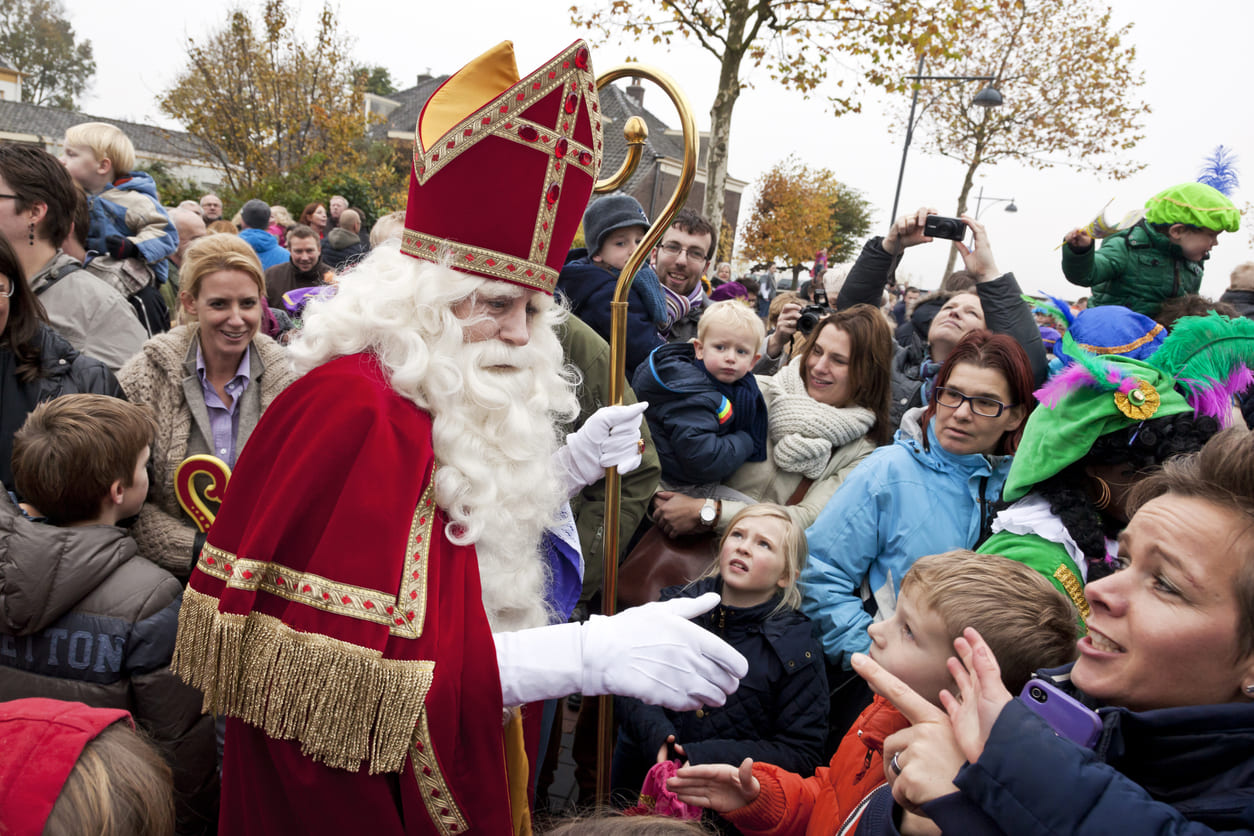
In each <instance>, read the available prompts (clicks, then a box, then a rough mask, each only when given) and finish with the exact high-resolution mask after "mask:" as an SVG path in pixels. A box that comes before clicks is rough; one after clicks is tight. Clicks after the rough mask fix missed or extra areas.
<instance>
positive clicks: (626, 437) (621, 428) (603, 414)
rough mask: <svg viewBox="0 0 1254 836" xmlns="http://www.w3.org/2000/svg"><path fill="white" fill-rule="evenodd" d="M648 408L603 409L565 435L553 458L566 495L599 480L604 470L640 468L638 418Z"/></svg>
mask: <svg viewBox="0 0 1254 836" xmlns="http://www.w3.org/2000/svg"><path fill="white" fill-rule="evenodd" d="M648 406H649V404H648V402H647V401H640V402H639V403H634V404H624V405H622V406H603V407H601V408H600V409H598V410H597V411H596V412H594V413H592V415H590V416H589V417H588V420H587V421H584V423H583V426H582V427H580V428H579V430H578V431H577V432H573V433H571V434H570V435H568V436H566V445H565V446H564V447H562V448H561V449H560V450H558V451H557V452H556V453H554V455H553V459H554V462H555V464H556V465H557V468H558V473H559V474H563V475H564V481H565V483H566V495H567V496H574V495H575V494H577V493H579V491H581V490H583V489H584V488H585V487H587V486H588V485H591V484H593V483H594V482H597V481H599V480H600V479H601V478H602V477H603V476H605V469H606V468H607V467H617V468H618V472H619V473H630V472H631V471H633V470H635V469H636V468H637V467H639V466H640V453H641V448H640V416H641V415H643V414H644V411H645V409H646V408H647V407H648Z"/></svg>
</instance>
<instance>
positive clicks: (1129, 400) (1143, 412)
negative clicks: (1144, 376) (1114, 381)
mask: <svg viewBox="0 0 1254 836" xmlns="http://www.w3.org/2000/svg"><path fill="white" fill-rule="evenodd" d="M1159 403H1161V399H1160V398H1159V396H1158V390H1157V389H1155V388H1154V387H1153V386H1152V385H1151V384H1150V383H1149V382H1148V381H1145V380H1141V381H1138V382H1137V386H1136V388H1135V389H1133V390H1132V391H1131V392H1128V393H1127V394H1126V395H1125V394H1124V393H1123V392H1116V393H1115V406H1116V407H1118V409H1119V411H1120V412H1122V413H1123V414H1124V415H1126V416H1128V417H1129V418H1131V419H1132V420H1134V421H1145V420H1147V419H1149V418H1153V417H1154V413H1155V412H1157V411H1158V405H1159Z"/></svg>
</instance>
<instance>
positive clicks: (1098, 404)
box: [1002, 313, 1254, 502]
mask: <svg viewBox="0 0 1254 836" xmlns="http://www.w3.org/2000/svg"><path fill="white" fill-rule="evenodd" d="M1063 344H1064V346H1065V348H1066V353H1067V355H1068V356H1070V357H1073V358H1075V360H1076V362H1075V364H1073V365H1071V366H1068V367H1067V368H1066V369H1065V370H1064V371H1063V372H1061V373H1059V374H1057V375H1055V376H1054V377H1053V378H1051V379H1050V380H1049V382H1048V383H1046V384H1045V385H1044V386H1043V387H1041V388H1040V389H1039V390H1037V392H1036V398H1037V400H1038V401H1040V403H1041V406H1040V407H1039V408H1037V409H1036V410H1034V411H1033V412H1032V415H1031V417H1030V418H1028V421H1027V424H1026V425H1025V426H1024V428H1023V438H1022V440H1020V442H1019V448H1018V449H1017V450H1016V451H1015V456H1014V461H1013V463H1012V464H1011V466H1010V474H1009V475H1008V476H1007V478H1006V486H1005V488H1003V489H1002V498H1003V499H1005V500H1006V501H1008V502H1014V501H1016V500H1018V499H1021V498H1022V497H1024V496H1025V495H1027V493H1028V492H1029V491H1031V490H1032V488H1033V487H1035V486H1036V485H1038V484H1039V483H1041V482H1043V481H1044V480H1046V479H1048V478H1049V477H1051V476H1054V475H1056V474H1058V473H1061V472H1062V471H1063V470H1064V469H1066V468H1067V467H1068V466H1070V465H1072V464H1074V463H1075V462H1078V461H1080V460H1081V459H1083V458H1084V457H1085V456H1086V455H1087V454H1088V452H1089V450H1090V449H1091V448H1092V447H1093V442H1095V441H1096V440H1097V439H1098V438H1100V437H1101V436H1103V435H1107V434H1109V433H1112V432H1116V431H1118V430H1121V429H1124V428H1126V427H1130V426H1133V425H1135V424H1138V423H1140V422H1142V421H1148V420H1149V419H1150V418H1163V417H1167V416H1170V415H1178V414H1180V413H1184V412H1193V413H1195V414H1198V415H1210V416H1212V417H1214V418H1215V419H1216V420H1217V421H1218V422H1219V424H1220V426H1225V425H1226V424H1227V423H1228V420H1229V417H1230V414H1231V404H1232V395H1233V394H1234V393H1236V392H1241V391H1244V390H1245V389H1246V388H1247V387H1248V386H1250V385H1251V384H1252V383H1254V374H1251V372H1250V368H1249V367H1250V366H1251V365H1254V321H1252V320H1249V319H1245V318H1244V317H1239V318H1237V319H1229V318H1228V317H1226V316H1220V315H1219V314H1216V313H1212V314H1208V315H1207V316H1190V317H1182V318H1181V319H1179V320H1177V322H1176V325H1175V327H1174V328H1173V329H1172V331H1171V334H1170V335H1169V336H1168V337H1167V339H1166V340H1164V341H1163V344H1162V346H1161V347H1160V348H1159V349H1158V351H1156V352H1154V354H1153V355H1152V356H1151V357H1150V358H1149V360H1148V361H1141V360H1133V359H1131V358H1128V357H1123V356H1119V355H1111V356H1105V357H1098V356H1095V355H1093V354H1090V353H1089V352H1087V351H1084V350H1083V349H1081V348H1080V347H1079V346H1078V345H1076V343H1075V341H1074V340H1073V339H1072V338H1071V335H1070V334H1067V335H1065V336H1064V337H1063Z"/></svg>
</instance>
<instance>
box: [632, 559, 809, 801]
mask: <svg viewBox="0 0 1254 836" xmlns="http://www.w3.org/2000/svg"><path fill="white" fill-rule="evenodd" d="M722 584H723V581H722V579H721V578H717V577H714V578H704V579H702V580H699V581H697V582H696V583H694V584H692V585H691V586H688V587H682V586H673V587H669V588H667V589H665V590H663V591H662V599H663V600H668V599H670V598H695V597H698V596H700V595H703V594H705V593H706V592H719V591H721V590H722ZM777 604H778V601H777V600H771V601H768V602H767V603H765V604H759V605H758V606H756V607H747V608H737V607H726V606H723V605H721V604H720V605H719V606H717V607H715V608H714V609H712V610H710V611H709V612H708V613H706V614H704V615H702V616H699V617H697V618H695V619H693V620H694V621H695V622H696V623H698V624H700V625H701V626H702V627H704V628H706V629H707V630H709V631H710V632H712V633H714V634H715V635H717V636H718V637H719V638H721V639H723V640H725V641H726V642H727V643H728V644H730V645H731V646H732V647H734V648H736V649H737V650H738V651H740V652H741V653H743V654H744V656H745V658H746V659H747V660H748V662H749V673H748V674H746V675H745V677H744V678H743V679H742V680H740V687H739V688H738V689H737V690H736V691H735V693H733V694H732V695H731V696H730V697H728V699H727V704H726V705H724V706H722V707H721V708H702V709H698V710H696V711H684V712H677V711H669V710H667V709H663V708H659V707H657V706H652V705H646V704H644V703H642V702H640V701H639V700H635V699H630V698H626V697H619V698H616V699H615V701H614V706H615V716H617V717H618V719H619V722H620V724H621V725H620V734H619V743H620V745H619V747H618V750H616V751H615V753H614V781H613V783H614V786H615V787H625V788H631V789H634V790H635V791H637V792H638V791H639V789H640V785H641V784H642V783H643V781H644V773H645V772H647V771H648V769H649V768H650V767H651V766H652V765H653V764H654V763H655V762H656V758H657V752H658V749H659V748H660V747H661V746H662V744H663V743H665V742H666V738H667V736H668V735H672V734H673V735H675V741H676V742H677V743H679V744H680V745H681V746H683V749H684V752H685V753H686V756H687V759H688V762H689V763H692V764H701V763H729V764H739V763H740V762H741V761H743V760H744V759H745V758H753V759H754V760H755V761H763V762H765V763H772V764H775V765H777V766H779V767H781V768H783V769H787V770H790V771H792V772H797V773H800V774H802V775H809V774H810V773H812V772H813V771H814V768H815V767H816V766H818V765H819V764H821V763H822V762H823V751H822V750H823V740H824V738H825V736H826V734H827V674H826V671H825V669H824V667H823V651H822V649H821V648H820V647H819V643H818V640H817V639H815V638H814V636H813V634H812V633H811V624H810V620H809V619H808V618H806V617H805V616H804V615H802V614H801V613H800V612H798V611H796V610H792V609H784V610H781V611H779V612H776V613H774V614H773V615H772V611H774V610H775V607H776V606H777ZM624 742H625V743H626V745H624Z"/></svg>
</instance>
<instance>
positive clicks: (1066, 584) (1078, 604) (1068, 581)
mask: <svg viewBox="0 0 1254 836" xmlns="http://www.w3.org/2000/svg"><path fill="white" fill-rule="evenodd" d="M1054 580H1056V581H1058V583H1060V584H1062V588H1063V589H1065V590H1066V591H1067V597H1068V598H1070V599H1071V603H1073V604H1075V608H1076V609H1077V610H1079V611H1080V617H1081V618H1083V619H1084V620H1085V621H1087V620H1088V617H1089V613H1091V612H1092V611H1093V610H1092V609H1091V608H1090V607H1089V601H1088V599H1087V598H1085V597H1084V584H1082V583H1080V579H1079V578H1077V577H1076V576H1075V572H1072V571H1071V570H1070V569H1068V568H1067V567H1066V566H1064V565H1062V564H1059V565H1058V568H1057V569H1055V570H1054Z"/></svg>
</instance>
